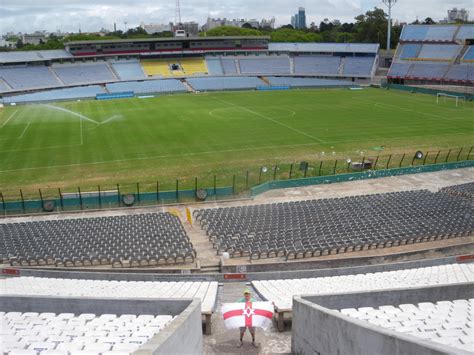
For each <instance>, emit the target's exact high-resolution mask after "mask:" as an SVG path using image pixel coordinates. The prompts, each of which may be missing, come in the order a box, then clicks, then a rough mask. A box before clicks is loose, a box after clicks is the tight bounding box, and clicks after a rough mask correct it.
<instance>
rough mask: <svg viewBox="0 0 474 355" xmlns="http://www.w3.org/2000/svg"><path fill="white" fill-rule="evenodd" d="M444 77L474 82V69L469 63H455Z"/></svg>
mask: <svg viewBox="0 0 474 355" xmlns="http://www.w3.org/2000/svg"><path fill="white" fill-rule="evenodd" d="M444 78H445V79H447V80H451V81H458V82H474V70H473V68H472V67H469V65H453V66H451V67H450V68H449V70H448V72H447V73H446V75H445V76H444Z"/></svg>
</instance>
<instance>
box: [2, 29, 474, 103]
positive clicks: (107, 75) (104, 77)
mask: <svg viewBox="0 0 474 355" xmlns="http://www.w3.org/2000/svg"><path fill="white" fill-rule="evenodd" d="M230 39H231V38H230V37H229V40H230ZM219 40H222V39H220V38H219ZM183 41H187V40H183ZM215 41H216V39H212V38H210V39H208V38H206V39H202V40H201V42H196V43H195V44H196V45H199V46H200V45H206V49H203V50H202V54H200V55H199V56H196V53H195V52H192V51H190V52H189V53H188V52H183V53H182V54H181V55H180V56H179V57H177V56H176V54H174V55H173V53H172V52H170V53H168V52H166V51H165V52H163V55H166V57H161V55H162V54H161V53H156V55H152V54H151V53H147V54H145V53H143V52H141V51H140V50H138V48H142V47H143V46H146V45H145V44H143V42H140V41H139V40H138V41H137V43H136V44H135V43H131V44H128V43H126V42H123V43H124V46H125V47H126V46H129V47H130V48H129V49H130V50H127V51H126V52H124V53H113V56H112V55H110V56H107V55H104V53H105V52H106V48H105V44H104V45H103V46H104V48H103V53H97V54H96V55H93V54H92V53H90V52H84V53H83V54H78V52H77V50H78V48H79V47H76V46H74V45H68V46H67V49H66V50H64V51H58V50H51V51H48V50H44V51H34V52H21V53H19V52H9V53H2V54H0V95H3V96H4V97H3V102H4V103H14V102H33V101H35V100H36V98H37V97H38V101H44V100H45V97H48V101H55V100H64V99H65V98H68V99H74V98H77V99H80V98H85V97H94V95H92V96H89V95H87V96H84V93H83V91H82V90H78V91H77V92H78V95H79V96H76V97H74V96H73V93H74V92H75V91H74V90H71V91H66V92H64V91H62V90H55V91H52V90H51V89H62V88H70V87H76V86H87V85H96V84H97V85H104V88H105V90H108V85H109V84H110V83H117V82H124V83H127V84H122V85H118V86H114V85H112V86H110V87H111V88H112V90H113V92H116V88H117V87H124V86H125V85H130V86H133V87H136V88H137V90H136V92H137V93H161V92H167V93H171V92H181V91H182V90H181V88H176V87H175V88H172V87H170V88H167V89H166V87H167V86H168V84H170V83H171V82H164V83H163V84H158V83H156V80H157V79H163V78H165V79H166V78H168V77H179V78H180V79H186V78H193V77H204V76H209V77H214V76H216V77H219V76H243V77H249V76H254V77H258V76H263V75H272V76H287V77H293V76H298V77H314V76H316V77H318V78H329V79H340V80H351V81H354V80H356V81H358V82H364V83H367V82H368V81H369V80H370V79H371V78H372V77H373V75H374V73H375V68H376V66H377V64H378V45H372V44H342V43H337V44H331V43H314V44H307V43H271V44H268V43H267V45H266V47H265V48H263V49H262V48H259V49H257V48H255V49H253V50H249V51H247V52H246V53H245V55H242V54H241V51H239V50H238V49H226V50H225V53H223V51H222V50H220V49H216V48H217V47H212V48H211V46H207V43H208V42H209V43H213V44H214V45H215ZM240 41H244V39H240ZM106 42H107V41H106ZM112 42H113V41H112ZM112 42H111V43H112ZM113 43H115V42H113ZM120 43H122V42H120ZM159 43H161V44H160V45H162V46H164V48H165V47H166V46H168V50H174V49H172V48H170V46H171V47H172V46H174V45H175V44H176V43H174V42H173V43H174V44H171V43H168V42H167V41H163V42H160V41H159ZM183 43H185V42H183ZM192 43H194V42H192ZM226 43H227V42H226ZM81 45H83V46H86V47H87V48H89V47H90V48H93V46H94V45H95V42H87V43H81ZM149 45H150V46H153V45H152V44H149ZM154 45H158V44H154ZM114 46H115V47H116V45H115V44H110V48H113V47H114ZM134 46H138V47H136V48H137V53H136V54H134V53H133V50H131V48H135V47H134ZM125 47H124V48H125ZM207 47H210V48H209V49H207ZM127 48H128V47H127ZM81 53H82V52H81ZM467 58H469V57H467ZM78 59H81V60H80V61H79V60H78ZM457 75H460V74H457ZM147 80H155V82H154V83H150V84H149V85H148V84H143V82H144V81H147ZM243 80H245V79H243ZM289 80H291V79H289ZM134 81H135V83H133V82H134ZM225 82H228V83H230V86H228V87H227V86H226V85H225ZM225 82H224V83H222V84H221V85H217V86H216V85H214V87H213V88H211V89H212V90H231V89H235V88H236V89H240V88H245V89H255V87H256V86H254V85H250V86H249V85H235V84H234V81H233V80H228V81H225ZM191 86H192V85H191ZM257 86H258V85H257ZM303 86H307V85H303ZM48 89H49V90H48ZM35 90H46V92H45V93H44V94H43V93H41V94H40V95H39V96H35V95H33V96H30V94H31V93H30V92H31V91H35ZM91 90H92V89H91ZM126 91H130V90H126ZM132 91H135V90H132ZM90 92H91V91H90ZM25 94H26V95H27V96H25ZM56 94H58V96H55V95H56Z"/></svg>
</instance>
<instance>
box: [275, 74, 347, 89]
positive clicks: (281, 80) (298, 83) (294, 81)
mask: <svg viewBox="0 0 474 355" xmlns="http://www.w3.org/2000/svg"><path fill="white" fill-rule="evenodd" d="M267 80H268V81H269V82H270V84H271V85H272V86H289V87H293V88H298V87H331V86H334V87H340V86H354V83H352V82H350V81H345V80H330V79H316V78H295V77H274V76H269V77H267Z"/></svg>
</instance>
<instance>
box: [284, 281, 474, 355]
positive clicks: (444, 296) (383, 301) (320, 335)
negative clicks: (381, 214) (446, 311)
mask: <svg viewBox="0 0 474 355" xmlns="http://www.w3.org/2000/svg"><path fill="white" fill-rule="evenodd" d="M473 286H474V284H472V283H470V284H461V285H456V286H453V285H450V286H434V287H425V288H418V289H407V290H386V291H381V292H360V293H351V294H341V295H320V296H296V297H295V298H294V300H293V325H292V341H291V342H292V344H291V346H292V352H293V353H295V354H321V355H324V354H350V355H359V354H360V355H365V354H417V355H418V354H427V355H440V354H454V353H456V354H468V353H467V352H463V351H461V350H458V349H455V348H452V347H449V346H445V345H442V344H436V343H433V342H430V341H425V340H422V339H419V338H416V337H414V336H410V335H406V334H402V333H398V332H395V331H392V330H389V329H384V328H381V327H377V326H374V325H371V324H369V323H367V322H363V321H360V320H357V319H354V318H351V317H347V316H345V315H342V314H340V313H339V312H335V311H332V310H331V309H342V308H357V307H364V306H370V307H378V306H381V305H399V304H402V303H418V302H436V301H441V300H450V299H460V298H464V299H465V298H472V296H473V290H474V288H473Z"/></svg>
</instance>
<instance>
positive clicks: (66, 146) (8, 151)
mask: <svg viewBox="0 0 474 355" xmlns="http://www.w3.org/2000/svg"><path fill="white" fill-rule="evenodd" d="M80 146H81V145H80V144H65V145H51V146H48V147H38V148H26V149H5V150H0V153H10V152H28V151H30V150H44V149H54V148H68V147H80Z"/></svg>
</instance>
